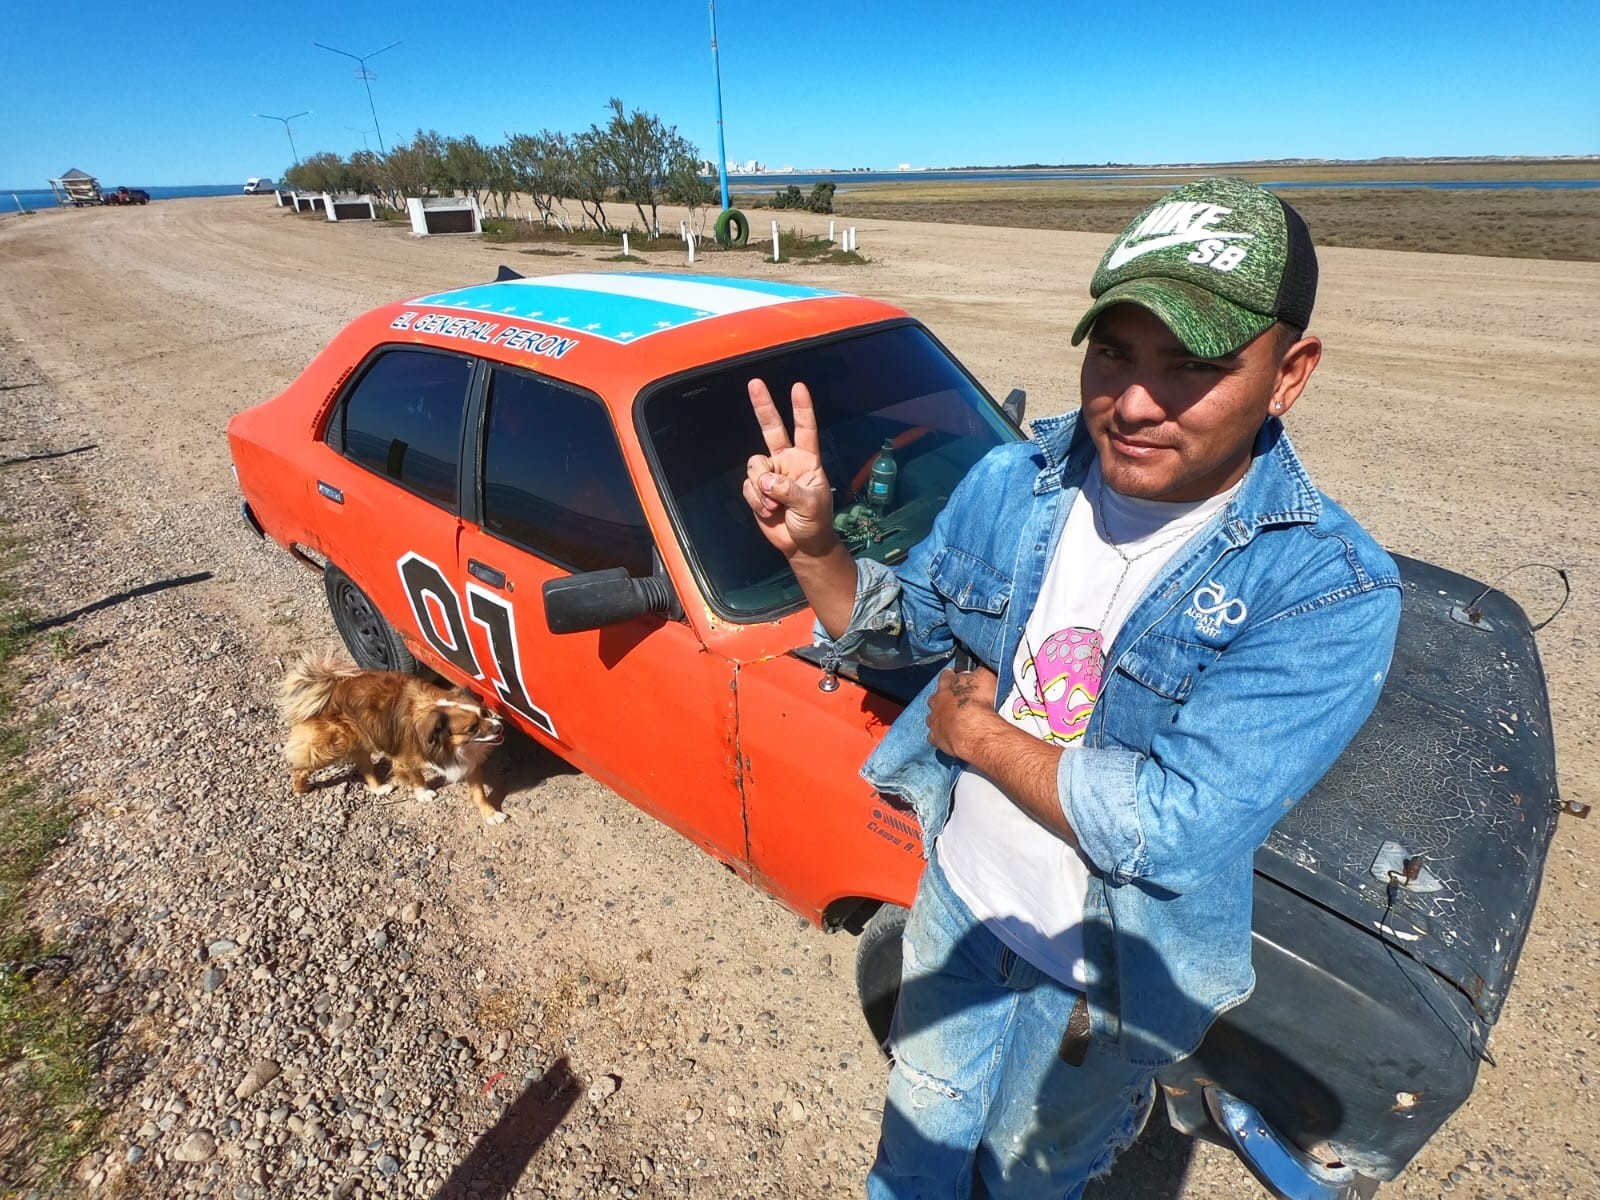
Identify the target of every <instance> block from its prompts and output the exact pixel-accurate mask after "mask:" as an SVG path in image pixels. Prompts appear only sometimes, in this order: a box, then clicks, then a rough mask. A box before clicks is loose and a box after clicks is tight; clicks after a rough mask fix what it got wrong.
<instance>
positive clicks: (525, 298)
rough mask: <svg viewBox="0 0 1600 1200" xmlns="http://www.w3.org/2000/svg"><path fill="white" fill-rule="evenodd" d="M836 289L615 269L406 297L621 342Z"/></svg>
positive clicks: (433, 305) (819, 295)
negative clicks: (600, 272)
mask: <svg viewBox="0 0 1600 1200" xmlns="http://www.w3.org/2000/svg"><path fill="white" fill-rule="evenodd" d="M842 294H843V293H840V292H829V291H823V290H822V289H820V288H809V287H797V286H795V285H794V284H792V283H773V282H770V281H768V280H765V279H715V280H710V279H685V278H684V277H683V276H681V275H650V274H642V273H641V274H633V273H618V274H605V275H601V274H594V275H546V276H544V277H543V278H539V279H509V280H506V281H505V282H503V283H484V284H478V285H477V286H475V287H468V288H458V289H456V290H454V291H449V292H434V293H433V294H432V295H428V296H418V297H417V298H416V299H415V300H413V301H411V303H412V304H426V305H429V306H430V307H436V308H460V309H466V310H468V311H470V312H475V313H482V314H484V315H485V316H491V315H492V316H497V317H510V318H515V319H520V320H524V321H538V322H539V323H540V324H542V325H553V326H555V327H557V328H560V329H570V330H572V332H574V333H581V334H588V335H589V336H592V337H599V338H605V339H606V340H608V341H613V342H624V343H626V342H636V341H638V340H639V339H640V338H642V337H648V336H649V335H650V334H652V333H661V332H662V331H663V330H667V329H677V328H678V327H679V326H682V325H691V324H693V323H694V322H696V321H705V320H709V319H710V318H712V317H721V316H726V315H727V314H729V313H736V312H744V311H746V310H748V309H752V308H766V307H767V306H769V305H772V304H786V303H789V302H791V301H795V300H815V299H819V298H821V297H824V296H838V295H842Z"/></svg>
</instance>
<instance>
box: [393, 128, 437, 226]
mask: <svg viewBox="0 0 1600 1200" xmlns="http://www.w3.org/2000/svg"><path fill="white" fill-rule="evenodd" d="M429 168H430V150H429V146H428V143H427V142H426V141H425V140H424V135H423V133H422V131H421V130H420V129H419V130H417V136H416V137H415V138H413V139H412V140H411V141H409V142H401V143H400V144H399V145H397V146H395V147H394V148H393V149H391V150H390V151H389V153H388V154H386V155H384V158H383V180H384V187H385V188H386V189H387V191H388V193H389V198H390V207H391V208H399V207H401V201H403V200H404V199H405V198H406V197H407V196H420V195H422V194H423V193H424V192H426V191H427V190H428V173H429Z"/></svg>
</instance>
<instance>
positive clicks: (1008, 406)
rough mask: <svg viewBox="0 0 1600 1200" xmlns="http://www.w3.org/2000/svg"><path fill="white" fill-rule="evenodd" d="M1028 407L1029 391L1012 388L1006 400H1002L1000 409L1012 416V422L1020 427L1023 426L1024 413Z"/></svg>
mask: <svg viewBox="0 0 1600 1200" xmlns="http://www.w3.org/2000/svg"><path fill="white" fill-rule="evenodd" d="M1027 407H1028V393H1027V392H1025V391H1023V390H1022V389H1021V388H1012V389H1011V391H1010V393H1009V394H1008V395H1007V396H1006V398H1005V399H1004V400H1002V401H1001V402H1000V411H1001V412H1003V413H1005V414H1006V416H1007V417H1009V418H1011V423H1012V424H1013V425H1015V426H1016V427H1017V428H1018V429H1021V428H1022V414H1023V412H1024V410H1026V409H1027Z"/></svg>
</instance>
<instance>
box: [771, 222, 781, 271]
mask: <svg viewBox="0 0 1600 1200" xmlns="http://www.w3.org/2000/svg"><path fill="white" fill-rule="evenodd" d="M772 261H773V262H779V261H781V260H780V259H779V258H778V223H777V222H776V221H774V222H773V223H772Z"/></svg>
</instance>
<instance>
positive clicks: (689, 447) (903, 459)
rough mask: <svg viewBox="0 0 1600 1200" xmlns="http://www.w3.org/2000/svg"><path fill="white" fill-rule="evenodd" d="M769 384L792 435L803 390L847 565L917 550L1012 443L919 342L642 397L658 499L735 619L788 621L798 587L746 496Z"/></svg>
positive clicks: (974, 394) (962, 377)
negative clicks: (882, 495) (757, 409)
mask: <svg viewBox="0 0 1600 1200" xmlns="http://www.w3.org/2000/svg"><path fill="white" fill-rule="evenodd" d="M755 376H759V377H760V378H762V379H764V380H766V382H767V386H768V387H769V388H770V389H771V391H772V395H773V398H774V399H775V400H776V401H777V404H778V410H779V412H781V413H782V414H783V419H784V421H785V423H786V424H787V425H788V427H789V428H790V429H791V430H792V429H793V428H794V419H793V414H792V413H791V412H790V410H789V389H790V388H791V387H792V386H793V385H794V383H795V381H796V380H801V381H804V382H805V384H806V385H807V386H808V387H809V388H810V389H811V397H812V400H813V402H814V404H815V406H816V411H817V428H818V434H819V437H820V441H821V450H822V466H823V469H824V470H825V471H826V472H827V474H828V480H829V482H830V483H832V485H833V507H834V513H835V514H836V520H835V527H836V528H837V529H838V530H839V533H840V536H841V537H843V539H844V541H845V544H846V546H848V547H849V549H850V552H851V553H852V554H854V555H855V556H857V557H862V556H865V557H870V558H875V559H878V560H880V561H882V562H887V563H891V564H893V563H896V562H898V561H900V559H902V558H904V557H905V554H906V551H907V550H909V549H910V548H911V547H912V546H913V545H915V544H916V543H917V542H918V541H920V540H921V539H922V537H923V536H924V535H925V534H926V533H927V532H928V530H929V529H930V528H931V527H932V525H933V518H934V517H935V516H936V515H937V514H938V512H939V510H940V509H942V508H943V507H944V503H945V501H946V500H947V499H948V498H949V496H950V492H951V490H952V489H953V488H954V487H955V486H956V484H957V483H959V482H960V481H961V479H962V477H963V476H965V475H966V473H967V470H968V469H969V468H970V467H971V466H972V465H973V464H974V463H976V462H977V461H978V459H980V458H981V457H983V455H984V454H985V453H987V452H988V451H989V450H990V449H992V448H993V447H994V446H997V445H999V444H1000V443H1002V442H1005V441H1013V440H1015V439H1016V438H1018V437H1019V436H1020V435H1019V434H1018V433H1017V432H1016V430H1015V429H1014V428H1013V427H1012V426H1011V424H1010V423H1009V422H1008V421H1007V420H1006V419H1005V417H1004V416H1003V415H1002V414H1001V413H1000V411H999V409H997V408H996V407H995V405H994V404H993V402H992V401H990V400H989V399H988V397H986V396H985V395H984V394H983V392H982V391H981V390H980V389H979V388H978V386H977V385H976V384H975V383H973V381H972V380H971V379H970V378H969V377H968V376H967V374H966V372H965V371H963V370H962V369H961V367H960V366H959V365H958V364H957V363H956V362H955V360H954V359H952V358H951V357H950V356H949V354H947V353H946V352H945V351H944V350H943V349H942V348H941V347H940V346H939V344H938V343H937V342H935V341H934V340H933V338H932V337H930V336H929V335H928V333H927V331H926V330H923V329H921V328H920V327H918V326H914V325H905V326H897V327H891V328H888V329H876V330H872V331H870V332H868V333H865V334H859V335H857V336H855V337H849V338H843V339H839V340H836V341H829V342H822V343H816V344H811V345H806V346H801V347H798V348H792V349H788V350H783V351H780V352H778V353H776V354H773V355H770V356H767V357H764V358H760V359H756V360H750V361H746V362H742V363H740V364H738V365H736V366H732V367H726V366H724V367H716V368H713V369H710V370H707V371H704V372H701V373H699V374H696V375H692V376H686V377H684V378H682V379H676V380H673V381H672V382H670V383H668V384H666V385H664V386H663V387H661V388H660V389H658V390H657V391H654V392H652V393H651V394H650V395H649V396H647V397H646V399H645V402H644V410H643V412H644V418H643V419H644V426H645V430H644V433H645V436H646V438H647V440H648V444H649V445H650V446H651V447H652V448H653V451H654V454H655V459H656V463H657V469H658V470H659V472H660V476H661V483H662V487H663V490H664V491H665V493H666V494H667V497H668V499H669V502H670V503H671V504H672V506H673V508H674V509H675V510H676V514H677V518H678V521H679V524H680V526H681V527H682V530H683V534H684V539H685V544H686V547H687V549H688V550H689V553H690V555H691V557H692V558H693V559H694V561H695V562H696V564H697V565H698V566H699V568H700V571H701V574H702V577H703V578H704V580H705V583H706V586H707V589H708V593H709V595H710V596H711V597H712V598H713V599H714V601H715V603H716V604H717V606H718V607H719V608H720V609H721V610H722V611H723V612H724V613H726V614H727V615H729V616H731V617H735V618H742V617H745V616H749V617H751V618H762V617H766V616H770V615H772V614H774V613H775V612H780V611H784V610H787V609H792V608H794V607H796V606H797V605H798V604H799V603H800V602H801V595H800V586H799V584H797V583H796V582H795V579H794V575H793V573H792V572H791V571H790V570H789V567H788V564H787V563H785V562H784V560H783V556H782V555H781V554H779V553H778V552H777V551H776V550H774V549H773V548H772V547H771V545H770V544H768V542H767V540H766V539H765V538H764V537H763V536H762V535H761V531H760V530H759V529H757V528H756V523H755V520H754V518H752V517H751V515H750V508H749V506H748V505H746V504H745V502H744V497H743V496H742V495H741V491H740V489H741V488H742V486H743V484H744V479H745V464H746V462H747V460H748V459H749V457H750V456H751V455H752V454H762V453H765V451H766V445H765V443H764V442H763V441H762V438H761V428H760V426H759V425H757V424H756V419H755V415H754V414H753V413H752V412H751V411H750V398H749V394H748V393H747V391H746V384H747V383H748V381H749V380H750V379H751V378H752V377H755ZM885 441H888V442H889V443H890V445H891V450H890V454H891V456H892V457H893V459H894V464H895V475H896V477H895V483H894V485H893V489H892V494H891V498H890V500H889V502H888V503H887V504H883V505H880V506H879V507H878V508H876V509H874V508H873V507H872V506H871V505H870V504H869V502H868V500H869V498H868V496H867V485H868V481H869V478H870V475H871V471H872V464H873V460H874V459H875V458H876V457H877V455H878V453H879V451H880V450H881V449H882V447H883V444H884V442H885Z"/></svg>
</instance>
